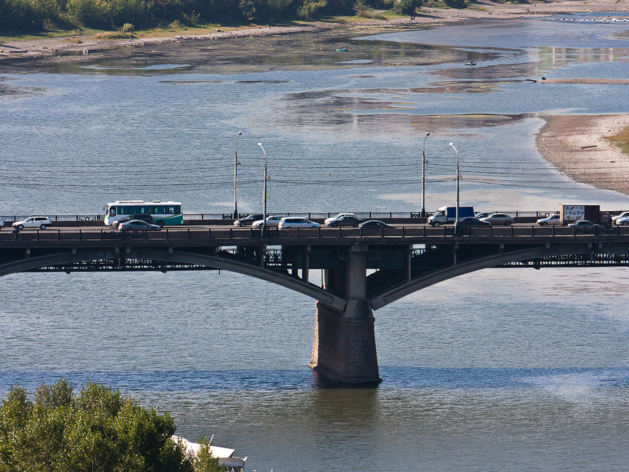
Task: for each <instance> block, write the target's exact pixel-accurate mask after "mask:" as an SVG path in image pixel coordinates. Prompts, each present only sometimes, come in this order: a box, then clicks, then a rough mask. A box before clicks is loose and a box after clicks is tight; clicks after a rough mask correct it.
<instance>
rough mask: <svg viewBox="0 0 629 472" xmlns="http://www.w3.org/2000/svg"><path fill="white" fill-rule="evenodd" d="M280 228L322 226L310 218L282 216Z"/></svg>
mask: <svg viewBox="0 0 629 472" xmlns="http://www.w3.org/2000/svg"><path fill="white" fill-rule="evenodd" d="M277 227H278V228H279V229H291V228H320V227H321V225H319V223H315V222H314V221H310V220H309V219H308V218H300V217H298V216H290V217H286V218H282V219H281V220H280V224H279V225H278V226H277Z"/></svg>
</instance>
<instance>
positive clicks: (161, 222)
mask: <svg viewBox="0 0 629 472" xmlns="http://www.w3.org/2000/svg"><path fill="white" fill-rule="evenodd" d="M155 224H156V225H157V226H159V229H162V228H163V227H164V222H163V221H162V220H159V221H158V222H157V223H155Z"/></svg>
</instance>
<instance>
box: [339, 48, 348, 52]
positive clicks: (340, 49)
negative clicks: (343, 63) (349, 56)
mask: <svg viewBox="0 0 629 472" xmlns="http://www.w3.org/2000/svg"><path fill="white" fill-rule="evenodd" d="M336 52H347V48H336Z"/></svg>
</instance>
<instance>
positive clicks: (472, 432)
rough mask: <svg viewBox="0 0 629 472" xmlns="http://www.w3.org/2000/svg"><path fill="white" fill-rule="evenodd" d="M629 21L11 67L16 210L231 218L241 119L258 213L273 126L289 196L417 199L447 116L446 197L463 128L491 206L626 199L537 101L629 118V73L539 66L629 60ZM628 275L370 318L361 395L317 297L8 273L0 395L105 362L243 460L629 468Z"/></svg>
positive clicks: (464, 293)
mask: <svg viewBox="0 0 629 472" xmlns="http://www.w3.org/2000/svg"><path fill="white" fill-rule="evenodd" d="M578 18H579V19H581V18H583V19H585V17H578ZM591 18H592V19H594V18H596V17H591ZM627 30H629V26H627V25H626V24H622V23H614V24H603V23H602V22H594V21H592V22H583V23H582V24H581V23H578V24H577V23H576V22H575V24H573V23H569V22H567V21H566V20H562V19H561V18H556V19H553V20H514V21H510V22H509V23H506V22H505V23H502V22H500V23H498V22H480V23H469V24H463V25H458V26H453V27H449V28H434V29H418V30H407V31H401V32H392V33H388V34H385V35H380V36H367V37H361V38H358V36H359V35H357V34H355V33H354V34H353V37H349V36H339V37H333V36H330V35H323V34H322V35H321V36H320V37H315V36H313V35H307V34H305V35H294V36H290V37H285V38H282V39H281V40H277V42H278V44H279V45H280V46H281V50H277V51H273V50H272V49H273V48H279V47H280V46H278V44H275V43H274V42H273V40H272V39H264V38H262V39H255V40H254V39H252V40H251V42H255V44H254V45H249V46H247V45H246V44H247V43H246V40H242V41H241V42H233V43H229V44H230V45H229V46H225V47H230V48H232V49H238V48H239V47H242V48H243V50H242V51H240V53H238V54H237V53H234V56H233V57H230V56H229V55H221V54H219V53H220V49H221V48H220V47H219V46H218V45H217V44H216V43H212V42H206V43H203V44H201V43H190V44H185V45H167V46H162V47H161V48H156V49H155V50H154V51H151V53H150V54H147V53H146V52H142V51H137V50H134V51H129V53H128V54H126V55H122V56H116V55H113V54H103V55H94V56H92V55H90V56H89V57H87V58H84V57H81V58H78V59H80V60H77V61H60V62H56V61H53V60H51V61H50V62H46V63H44V64H43V65H40V66H38V67H33V69H32V70H28V69H26V68H22V69H21V70H18V69H17V68H13V67H11V68H9V67H3V65H1V64H0V136H2V143H1V145H0V156H1V160H0V171H1V174H2V181H1V183H0V202H2V203H1V206H0V214H1V215H14V214H16V215H26V214H95V213H99V212H101V211H102V207H103V205H104V204H105V203H107V202H108V201H114V200H117V199H129V198H133V199H146V200H153V199H162V200H167V199H176V200H179V201H182V202H183V204H184V210H186V211H190V212H206V213H224V212H225V213H228V212H230V211H231V210H232V209H233V200H232V196H233V189H232V178H233V177H232V176H233V159H234V151H235V141H236V137H237V134H238V132H242V133H243V136H242V137H241V138H240V140H239V143H238V156H239V160H240V162H241V163H242V165H241V167H240V170H239V175H240V188H239V196H240V199H239V208H240V210H241V211H257V210H259V209H260V208H261V193H262V171H263V169H262V166H263V155H262V152H261V150H260V149H259V147H258V146H257V143H258V142H261V143H263V145H264V147H265V149H266V151H267V154H268V160H269V175H270V180H269V211H270V212H291V211H292V212H301V211H313V212H314V211H326V212H327V211H369V210H371V211H417V210H418V209H419V208H420V205H421V193H420V192H421V186H420V178H421V150H422V140H423V138H424V136H425V133H426V132H427V131H428V130H430V131H431V136H430V137H429V138H428V140H427V142H426V151H427V156H428V166H427V176H428V178H427V199H426V200H427V208H428V210H433V209H435V208H436V207H438V206H441V205H446V204H449V203H453V200H454V185H455V184H454V173H455V168H454V158H455V156H454V153H453V151H452V149H451V148H450V147H449V146H448V143H450V142H453V143H455V145H456V146H457V149H458V150H459V153H460V158H461V169H462V170H461V173H462V176H463V180H462V182H461V189H462V191H461V199H462V202H465V203H466V204H473V205H474V206H475V207H476V208H477V209H479V210H491V209H496V210H515V209H521V210H553V209H555V208H557V207H558V205H559V203H566V202H570V203H573V202H574V203H578V202H581V203H600V204H601V205H603V207H605V208H609V209H618V210H620V209H627V208H629V202H628V201H627V197H626V196H623V195H620V194H617V193H614V192H610V191H603V190H598V189H595V188H592V187H589V186H586V185H582V184H577V183H575V182H573V181H571V180H569V179H568V178H566V177H564V176H562V175H561V174H559V173H558V172H556V171H555V170H554V169H553V167H552V166H550V165H549V164H548V163H547V162H545V161H544V160H543V158H542V157H541V156H540V155H539V153H538V152H537V150H536V148H535V141H534V137H535V133H536V132H537V130H538V129H539V127H540V126H541V124H542V119H541V118H540V113H551V114H552V113H566V112H569V111H571V112H579V113H626V112H627V111H628V110H627V104H626V101H625V100H621V99H619V96H620V95H619V90H624V87H625V86H622V88H620V89H619V88H618V87H619V86H617V85H589V86H579V85H568V84H557V85H555V86H553V87H536V86H535V85H536V84H532V83H527V82H526V81H525V79H526V78H539V77H540V76H542V75H544V76H547V77H549V78H550V77H553V78H560V77H603V78H626V77H627V76H629V70H628V69H629V64H628V62H627V59H626V58H627V52H628V51H629V49H628V48H629V40H628V39H623V38H627ZM488 37H491V38H492V39H491V40H488V39H487V38H488ZM233 41H236V40H233ZM239 41H240V40H239ZM208 43H209V44H208ZM338 45H344V46H347V47H348V52H347V53H337V52H336V47H338ZM246 48H250V49H246ZM217 51H218V52H217ZM310 51H313V52H312V54H310ZM315 51H316V52H315ZM469 59H474V60H475V61H476V62H477V66H475V68H472V67H466V66H465V65H464V62H466V61H467V60H469ZM315 275H316V274H315ZM628 281H629V277H628V274H627V270H626V269H624V268H600V269H575V268H572V269H544V270H540V271H535V270H532V269H530V270H528V269H492V270H484V271H482V272H479V273H475V274H469V275H466V276H463V277H459V278H456V279H453V280H450V281H447V282H443V283H440V284H438V285H436V286H433V287H430V288H428V289H425V290H422V291H420V292H417V293H415V294H413V295H412V296H408V297H406V298H404V299H402V300H400V301H398V302H396V303H394V304H392V305H389V306H386V307H384V308H382V309H380V310H378V311H377V312H376V313H375V316H376V341H377V346H378V356H379V362H380V366H381V377H382V378H383V380H384V382H383V383H382V384H381V385H380V386H379V387H378V388H375V389H363V388H348V389H342V388H336V387H334V386H330V385H329V384H326V383H325V382H324V381H323V380H322V379H318V378H317V377H316V376H315V375H314V374H313V373H312V372H311V371H310V370H309V369H308V368H307V367H306V364H307V363H308V362H309V360H310V353H311V343H312V334H313V321H314V316H313V315H314V302H313V300H311V299H309V298H306V297H304V296H301V295H298V294H295V293H293V292H291V291H289V290H287V289H285V288H282V287H278V286H274V285H272V284H268V283H266V282H262V281H258V280H253V279H249V278H245V277H243V276H239V275H237V274H231V273H228V272H220V273H217V272H187V273H186V272H179V273H177V272H171V273H166V274H162V273H109V274H107V273H104V274H103V273H87V274H78V273H73V274H70V275H66V274H44V273H42V274H39V273H32V274H14V275H11V276H6V277H3V278H2V279H0V293H1V294H2V297H1V299H2V304H1V307H0V346H2V347H1V349H0V353H1V354H0V394H2V395H4V394H6V392H7V391H8V389H9V387H10V385H12V384H20V385H21V386H25V387H28V388H29V389H31V390H32V389H33V388H34V386H35V385H38V384H40V383H42V382H44V381H45V382H53V381H54V380H56V379H58V378H60V377H66V378H68V379H69V380H70V381H71V382H72V383H73V384H74V385H75V386H76V387H77V388H80V385H81V383H83V382H86V381H87V380H89V379H92V380H98V381H102V382H104V383H106V384H107V385H110V386H114V387H116V388H119V389H120V390H121V391H123V392H125V393H127V392H128V393H130V394H131V395H132V396H133V397H134V398H135V399H136V400H137V401H138V402H139V403H141V404H143V405H146V406H148V407H152V408H156V407H159V409H160V411H168V412H170V413H171V414H172V415H173V416H174V418H175V420H176V423H177V425H178V434H180V435H182V436H184V437H186V438H188V439H191V440H195V439H196V438H197V437H198V436H200V435H203V434H206V435H208V436H209V435H212V434H214V435H215V436H214V443H215V444H216V445H219V446H228V447H233V448H235V449H236V450H237V455H240V456H248V457H249V459H248V461H247V470H249V471H251V470H258V471H269V470H271V469H273V470H274V471H276V472H278V471H279V472H281V471H308V472H319V471H321V472H323V471H330V470H361V471H380V470H443V471H469V470H483V471H505V470H509V471H529V470H553V471H555V470H557V471H560V470H561V471H564V470H565V471H577V470H584V471H592V470H601V471H621V470H626V464H627V463H629V450H628V449H627V447H626V445H627V444H628V443H629V394H628V393H627V392H629V352H628V346H629V315H627V310H626V309H625V308H624V305H625V303H626V300H627V299H626V288H627V283H628Z"/></svg>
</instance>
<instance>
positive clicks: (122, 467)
mask: <svg viewBox="0 0 629 472" xmlns="http://www.w3.org/2000/svg"><path fill="white" fill-rule="evenodd" d="M175 430H176V427H175V424H174V421H173V419H172V417H171V416H170V415H168V414H165V415H157V414H156V412H155V411H153V410H147V409H145V408H142V407H140V406H137V405H135V404H134V403H133V400H132V399H131V398H130V397H124V396H123V395H122V394H121V393H120V392H119V391H118V390H113V389H110V388H108V387H105V386H104V385H102V384H99V383H94V382H90V383H88V384H87V385H86V386H84V387H83V388H82V389H81V392H80V393H79V394H78V395H77V396H74V395H73V390H72V387H71V386H70V385H69V384H68V383H67V382H66V381H65V380H63V379H62V380H60V381H58V382H56V383H55V384H53V385H50V386H49V385H46V384H44V385H41V386H40V387H38V388H37V389H36V391H35V402H31V401H29V400H28V397H27V393H26V390H25V389H22V388H19V387H12V388H11V390H10V391H9V394H8V396H7V398H6V399H3V400H2V406H1V407H0V472H21V471H24V472H27V471H28V472H31V471H42V472H85V471H88V470H89V471H96V470H97V471H100V472H149V471H162V472H207V471H211V472H215V471H219V470H224V468H221V467H220V466H219V465H218V462H217V461H216V460H215V459H213V458H212V457H211V455H210V454H209V443H207V438H205V439H204V440H203V441H204V443H203V447H202V450H201V453H200V454H199V455H198V456H193V455H191V454H189V453H188V452H187V451H186V450H185V449H184V447H183V446H182V444H180V443H179V442H174V441H173V440H172V435H173V434H174V432H175Z"/></svg>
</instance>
